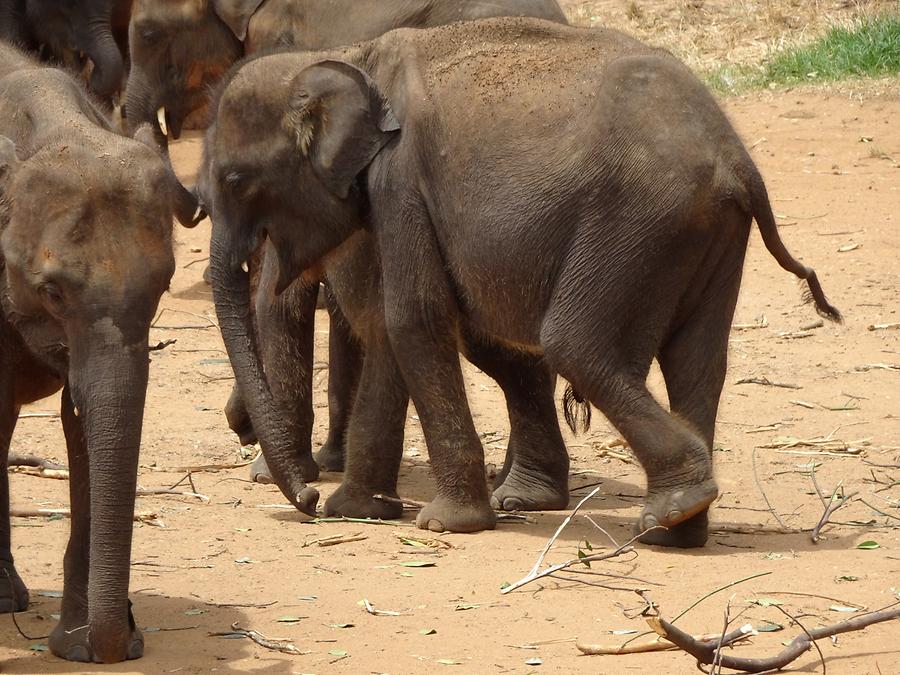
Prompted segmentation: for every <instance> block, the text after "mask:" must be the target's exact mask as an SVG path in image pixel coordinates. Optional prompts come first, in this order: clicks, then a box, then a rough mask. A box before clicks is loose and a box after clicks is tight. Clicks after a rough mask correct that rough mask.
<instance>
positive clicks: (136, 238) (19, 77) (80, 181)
mask: <svg viewBox="0 0 900 675" xmlns="http://www.w3.org/2000/svg"><path fill="white" fill-rule="evenodd" d="M148 132H150V130H149V129H147V130H146V131H141V132H139V134H138V136H139V137H140V138H142V139H145V141H146V142H141V141H139V140H135V139H131V138H126V137H123V136H121V135H119V134H117V133H116V132H115V131H114V130H113V127H112V125H111V122H110V121H109V120H108V119H107V117H106V116H105V115H104V113H103V112H102V111H101V110H100V109H99V108H98V106H97V104H96V103H94V102H93V99H92V97H91V96H90V95H89V94H88V93H87V92H86V91H85V90H84V89H83V87H82V86H81V85H80V84H79V83H78V82H76V81H75V80H74V79H73V78H72V77H71V76H70V75H68V74H66V73H64V72H63V71H61V70H58V69H55V68H48V67H42V66H41V65H40V64H38V63H37V62H36V61H34V60H32V59H30V58H29V57H27V56H25V55H24V54H22V53H21V52H19V51H17V50H15V49H14V48H12V47H9V46H5V45H0V568H2V576H3V577H5V579H4V581H3V583H0V611H2V612H11V611H19V610H22V609H24V608H25V607H26V606H27V604H28V591H27V589H26V587H25V584H24V583H23V581H22V579H21V577H20V576H19V574H18V573H17V572H16V568H15V566H14V564H13V556H12V549H11V541H10V530H11V528H10V511H9V508H10V502H9V478H8V474H7V456H8V453H9V449H10V439H11V437H12V434H13V430H14V428H15V425H16V420H17V417H18V413H19V410H20V408H21V406H22V405H24V404H27V403H31V402H33V401H37V400H39V399H41V398H44V397H46V396H48V395H50V394H52V393H54V392H56V391H58V390H60V389H62V403H61V419H62V427H63V432H64V434H65V438H66V448H67V452H68V466H69V470H70V499H71V514H72V520H71V532H70V537H69V542H68V546H67V548H66V553H65V558H64V563H63V566H64V591H63V598H62V609H61V618H60V620H59V622H58V624H57V625H56V626H55V628H54V629H53V631H52V634H51V635H50V639H49V646H50V649H51V650H52V651H53V653H55V654H57V655H58V656H60V657H62V658H64V659H69V660H74V661H98V662H117V661H123V660H125V659H130V658H137V657H139V656H141V654H142V651H143V640H142V637H141V634H140V631H139V630H138V629H137V628H136V627H135V623H134V618H133V617H132V614H131V609H130V602H129V600H128V581H129V571H130V551H131V536H132V515H133V512H134V499H135V487H136V481H137V466H138V453H139V448H140V442H141V426H142V417H143V410H144V398H145V394H146V388H147V380H148V371H149V351H148V335H149V328H150V322H151V320H152V318H153V316H154V314H155V312H156V310H157V306H158V304H159V300H160V297H161V296H162V294H163V292H164V291H166V289H167V288H168V285H169V280H170V278H171V276H172V274H173V272H174V270H175V258H174V254H173V250H172V216H173V212H175V211H178V210H180V209H179V207H178V202H179V200H180V198H181V191H180V189H179V188H180V184H179V183H178V181H177V179H176V178H175V176H174V175H173V174H172V173H171V172H170V171H169V169H168V168H167V166H166V163H165V161H164V160H163V158H162V157H161V154H160V149H159V148H156V147H154V146H152V145H149V143H152V140H153V137H152V133H148ZM7 580H8V581H9V583H8V584H7V583H6V581H7Z"/></svg>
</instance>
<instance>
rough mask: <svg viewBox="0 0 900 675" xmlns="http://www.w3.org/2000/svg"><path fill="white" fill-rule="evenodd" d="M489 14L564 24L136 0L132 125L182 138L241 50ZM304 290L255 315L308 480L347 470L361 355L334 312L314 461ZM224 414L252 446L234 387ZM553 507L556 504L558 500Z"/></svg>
mask: <svg viewBox="0 0 900 675" xmlns="http://www.w3.org/2000/svg"><path fill="white" fill-rule="evenodd" d="M492 16H532V17H536V18H544V19H548V20H552V21H558V22H562V23H564V22H565V16H564V14H563V12H562V10H561V9H560V7H559V5H558V4H557V2H556V0H490V1H488V0H333V1H331V2H320V1H319V0H267V1H266V2H265V3H262V4H261V3H260V1H259V0H210V1H209V2H194V1H190V0H174V1H172V2H158V1H152V0H137V2H136V3H135V6H134V11H133V13H132V19H131V29H130V30H131V32H130V43H131V54H132V69H131V76H130V78H129V82H128V91H127V96H126V111H127V120H128V123H129V125H136V124H143V123H149V124H152V125H154V127H155V128H156V129H157V130H158V138H159V140H160V142H161V143H165V140H166V137H165V136H164V135H163V134H162V131H161V130H159V126H158V124H159V120H158V111H159V110H160V109H164V110H165V112H164V113H163V114H164V120H165V126H166V130H167V132H168V134H169V135H171V136H172V137H174V138H178V136H179V135H180V133H181V129H182V126H183V124H184V121H185V119H186V118H187V117H188V116H190V115H195V116H196V114H197V113H198V111H199V110H201V109H202V108H203V107H204V106H205V105H206V103H207V96H208V90H209V88H210V86H211V85H212V84H213V83H215V82H217V81H218V80H219V78H220V77H221V76H222V74H223V73H224V72H225V71H226V70H227V69H228V68H229V67H230V66H231V65H232V64H233V63H234V62H235V61H237V60H238V59H239V58H240V57H241V56H242V55H243V54H245V53H252V52H256V51H259V50H271V49H278V48H281V49H284V48H288V47H296V48H301V49H321V48H326V47H329V48H330V47H336V46H339V45H344V44H350V43H353V42H358V41H361V40H365V39H369V38H373V37H376V36H378V35H381V34H382V33H384V32H385V31H387V30H390V29H391V28H396V27H401V26H407V27H431V26H437V25H442V24H446V23H449V22H452V21H460V20H471V19H480V18H484V17H492ZM304 288H305V289H306V290H305V291H304V290H303V289H300V288H298V289H294V290H293V291H292V292H291V294H290V295H289V296H288V297H287V298H284V299H282V300H281V301H280V302H277V303H276V302H274V301H273V302H267V301H266V299H267V298H268V297H270V296H269V295H268V294H267V293H265V292H264V293H261V294H260V295H259V296H258V297H257V301H256V303H255V311H256V312H257V314H256V316H257V321H258V325H259V332H260V335H262V336H263V340H262V341H261V342H262V343H263V345H262V351H263V358H264V360H266V362H267V363H268V370H269V371H270V373H271V375H270V377H271V378H272V380H273V381H272V385H273V388H274V389H275V390H276V391H277V392H278V393H279V398H280V400H281V403H282V408H283V409H284V412H285V415H286V416H287V417H288V418H289V420H288V422H287V423H288V425H289V426H290V428H291V433H292V435H293V437H294V447H295V453H296V455H297V459H296V460H295V461H296V462H298V463H299V465H300V470H301V473H302V476H303V478H304V480H306V481H311V480H315V479H316V478H317V477H318V474H319V468H320V467H321V468H323V469H325V470H330V471H341V470H343V467H344V437H345V434H346V430H347V425H348V417H349V414H350V409H351V407H352V401H353V394H354V390H355V387H356V382H357V380H358V377H359V370H360V368H361V358H362V357H361V354H360V350H359V346H358V340H356V339H355V338H354V337H353V336H352V335H351V333H352V331H351V330H350V329H349V326H347V325H346V322H345V321H343V320H341V319H339V318H337V317H336V316H335V315H334V313H333V312H332V324H333V325H334V328H333V329H332V331H331V333H330V337H329V341H330V355H329V364H330V370H329V380H328V384H329V406H328V412H329V431H328V438H327V440H326V441H325V444H324V445H323V446H322V448H321V449H320V451H319V452H318V453H317V455H316V461H313V459H312V452H311V439H310V438H309V434H310V430H311V428H312V401H311V395H310V393H309V392H310V387H311V386H312V382H311V376H312V371H311V369H310V368H311V364H312V356H311V351H310V352H309V354H308V355H307V354H306V350H307V347H308V349H309V350H311V349H312V347H311V345H307V343H305V342H303V340H302V338H299V337H297V336H295V335H292V333H294V332H295V328H293V327H292V324H297V323H299V324H303V325H310V326H311V325H312V322H313V321H314V312H313V307H314V302H315V293H316V284H314V283H310V284H307V285H306V286H305V287H304ZM298 340H299V343H298ZM298 344H300V345H307V346H306V347H304V346H299V347H298V346H296V345H298ZM269 357H271V360H269ZM303 359H306V360H307V361H308V362H307V363H306V364H305V365H301V364H300V363H299V361H298V360H303ZM298 376H299V378H298ZM225 413H226V416H227V418H228V421H229V426H230V427H231V428H232V429H233V430H234V431H235V433H237V434H238V436H239V438H240V440H241V443H242V444H250V443H253V442H255V441H256V433H255V431H254V429H253V425H252V424H251V423H250V420H249V417H248V415H247V413H246V408H245V406H244V402H243V401H242V400H241V396H240V394H239V393H238V392H237V390H236V389H235V390H234V391H233V392H232V396H231V398H230V399H229V401H228V404H227V405H226V408H225ZM555 424H556V423H555V422H554V425H555ZM251 477H253V478H254V479H255V480H260V481H263V482H269V481H271V479H272V477H271V475H270V469H269V467H268V466H267V463H266V461H265V458H264V457H261V458H260V459H258V460H257V461H256V462H254V464H253V466H252V467H251ZM310 494H311V493H310ZM310 498H311V497H310ZM555 502H557V503H559V502H560V498H559V497H557V498H556V499H555ZM563 505H565V503H564V502H563Z"/></svg>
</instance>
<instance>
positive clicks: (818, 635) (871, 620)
mask: <svg viewBox="0 0 900 675" xmlns="http://www.w3.org/2000/svg"><path fill="white" fill-rule="evenodd" d="M897 618H900V609H896V608H895V609H885V610H882V611H880V612H872V613H870V614H863V615H860V616H857V617H854V618H852V619H849V620H847V621H842V622H840V623H836V624H834V625H831V626H825V627H823V628H814V629H812V630H810V631H808V632H805V633H804V634H803V635H798V636H797V637H796V638H794V639H793V640H792V641H791V642H790V643H789V644H788V645H787V647H786V648H785V649H783V650H782V651H781V652H780V653H779V654H777V655H776V656H772V657H769V658H760V659H752V658H742V657H736V656H731V655H728V654H720V655H719V663H721V665H722V667H723V668H730V669H731V670H739V671H742V672H745V673H761V672H764V671H769V670H781V669H782V668H784V667H785V666H786V665H787V664H789V663H791V662H792V661H795V660H796V659H797V658H799V657H800V656H802V655H803V654H804V653H805V652H807V651H808V650H809V649H810V648H811V647H812V646H813V643H814V642H815V641H816V640H820V639H822V638H826V637H831V636H833V635H838V634H840V633H848V632H850V631H856V630H862V629H863V628H866V627H868V626H871V625H872V624H875V623H881V622H883V621H891V620H893V619H897ZM647 624H648V625H649V626H650V628H652V629H653V631H654V632H655V633H656V634H657V635H659V636H660V637H662V638H664V639H666V640H669V641H670V642H673V643H675V644H676V645H678V647H680V648H681V649H682V650H684V651H685V652H687V653H688V654H690V655H691V656H693V657H694V658H696V659H697V661H698V662H699V663H701V664H706V665H709V664H711V663H713V660H714V658H715V654H716V642H710V641H706V642H702V641H698V640H697V639H696V638H694V636H692V635H690V634H689V633H685V632H684V631H683V630H681V629H680V628H678V627H676V626H674V625H673V624H671V623H670V622H668V621H666V620H665V619H664V618H662V617H661V616H651V617H647Z"/></svg>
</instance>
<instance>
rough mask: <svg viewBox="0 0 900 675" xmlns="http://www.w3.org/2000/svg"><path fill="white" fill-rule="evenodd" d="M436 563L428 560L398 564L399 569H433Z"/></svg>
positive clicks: (407, 561)
mask: <svg viewBox="0 0 900 675" xmlns="http://www.w3.org/2000/svg"><path fill="white" fill-rule="evenodd" d="M436 565H437V563H433V562H431V561H430V560H406V561H404V562H402V563H400V567H435V566H436Z"/></svg>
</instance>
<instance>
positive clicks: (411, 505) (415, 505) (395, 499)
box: [372, 493, 425, 511]
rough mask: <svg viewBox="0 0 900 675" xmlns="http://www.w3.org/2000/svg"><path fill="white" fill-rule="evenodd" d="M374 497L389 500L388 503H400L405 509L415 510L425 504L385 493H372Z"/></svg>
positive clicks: (384, 500) (382, 500)
mask: <svg viewBox="0 0 900 675" xmlns="http://www.w3.org/2000/svg"><path fill="white" fill-rule="evenodd" d="M372 499H377V500H378V501H380V502H387V503H388V504H399V505H400V506H402V507H403V508H404V509H411V510H413V511H415V510H418V509H421V508H423V507H424V506H425V505H424V504H422V503H421V502H413V501H409V500H407V499H400V498H398V497H391V496H390V495H383V494H381V493H378V494H374V495H372Z"/></svg>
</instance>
